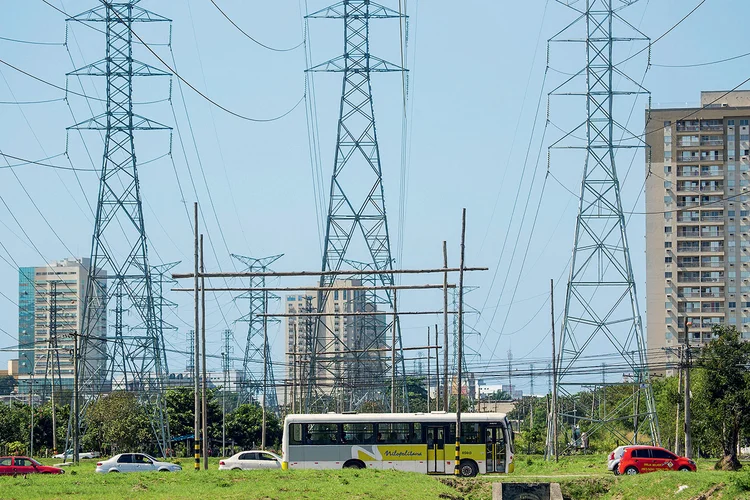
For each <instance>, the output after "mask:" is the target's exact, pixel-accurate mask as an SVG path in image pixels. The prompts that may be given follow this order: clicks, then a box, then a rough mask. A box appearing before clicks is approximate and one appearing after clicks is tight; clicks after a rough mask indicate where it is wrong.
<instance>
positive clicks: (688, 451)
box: [685, 318, 693, 459]
mask: <svg viewBox="0 0 750 500" xmlns="http://www.w3.org/2000/svg"><path fill="white" fill-rule="evenodd" d="M690 326H691V323H690V322H689V321H688V320H687V318H685V456H686V457H687V458H690V459H692V458H693V438H692V434H691V432H690V417H691V415H690V364H691V361H692V360H691V359H690V333H689V332H688V327H690Z"/></svg>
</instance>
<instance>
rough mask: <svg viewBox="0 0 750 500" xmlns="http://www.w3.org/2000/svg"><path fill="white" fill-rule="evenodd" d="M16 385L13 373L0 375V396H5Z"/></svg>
mask: <svg viewBox="0 0 750 500" xmlns="http://www.w3.org/2000/svg"><path fill="white" fill-rule="evenodd" d="M15 386H16V379H15V378H13V375H0V396H7V395H8V394H10V393H11V392H13V388H14V387H15Z"/></svg>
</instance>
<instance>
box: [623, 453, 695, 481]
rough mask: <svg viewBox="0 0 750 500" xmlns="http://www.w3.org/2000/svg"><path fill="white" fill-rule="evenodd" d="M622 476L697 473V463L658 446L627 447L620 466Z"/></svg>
mask: <svg viewBox="0 0 750 500" xmlns="http://www.w3.org/2000/svg"><path fill="white" fill-rule="evenodd" d="M618 468H619V470H620V474H628V475H633V474H642V473H645V472H654V471H659V470H677V471H683V472H695V470H696V469H697V467H696V466H695V462H693V461H692V460H690V459H689V458H685V457H678V456H677V455H675V454H674V453H672V452H671V451H669V450H665V449H664V448H659V447H658V446H626V447H625V451H624V452H623V454H622V458H621V459H620V464H619V465H618Z"/></svg>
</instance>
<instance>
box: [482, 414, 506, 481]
mask: <svg viewBox="0 0 750 500" xmlns="http://www.w3.org/2000/svg"><path fill="white" fill-rule="evenodd" d="M484 442H485V446H486V458H485V460H486V463H487V473H492V472H505V455H506V454H505V434H504V429H503V427H501V426H499V425H488V426H487V427H486V428H485V431H484Z"/></svg>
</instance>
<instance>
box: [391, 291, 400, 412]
mask: <svg viewBox="0 0 750 500" xmlns="http://www.w3.org/2000/svg"><path fill="white" fill-rule="evenodd" d="M397 312H398V309H397V306H396V290H393V324H392V325H391V326H392V327H393V328H392V329H391V413H396V321H397V320H398V316H396V313H397Z"/></svg>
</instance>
